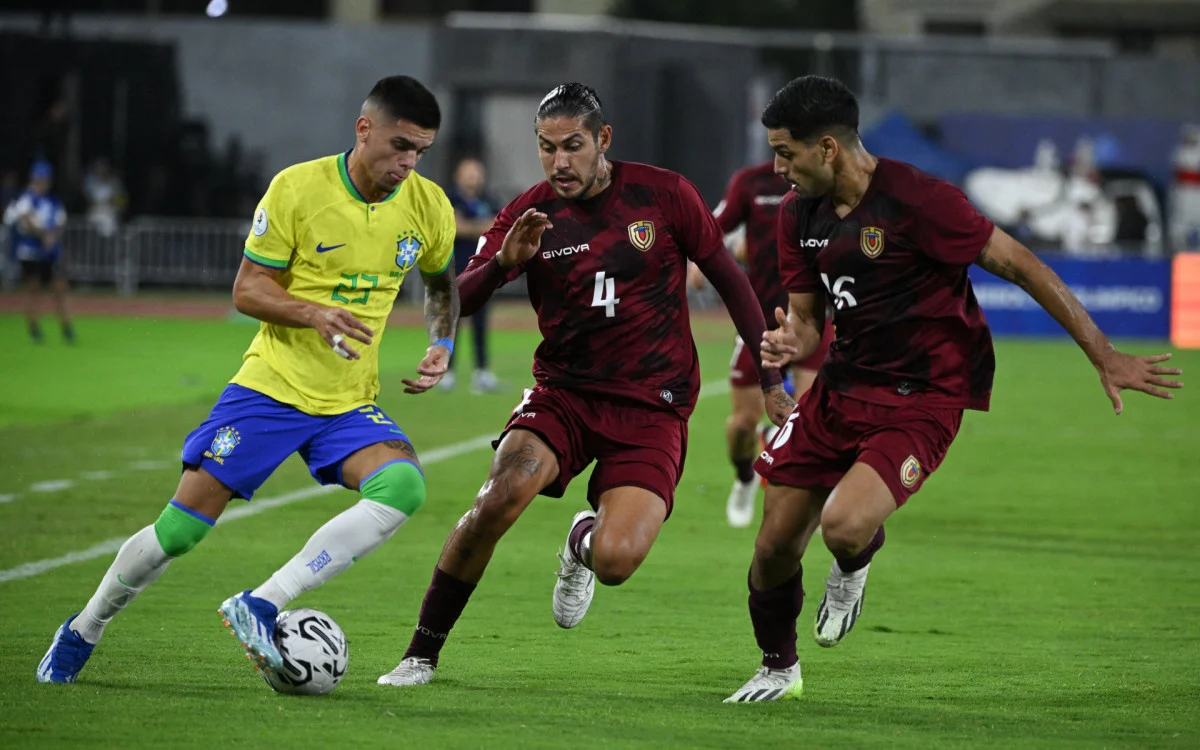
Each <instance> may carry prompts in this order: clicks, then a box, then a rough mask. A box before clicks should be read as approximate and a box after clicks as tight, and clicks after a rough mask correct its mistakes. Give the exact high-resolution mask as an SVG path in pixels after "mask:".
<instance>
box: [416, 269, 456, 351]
mask: <svg viewBox="0 0 1200 750" xmlns="http://www.w3.org/2000/svg"><path fill="white" fill-rule="evenodd" d="M422 276H423V278H424V279H425V326H426V328H428V329H429V340H430V341H437V340H438V339H453V338H454V332H455V330H457V328H458V315H459V310H460V305H459V302H458V284H457V282H456V281H455V279H454V265H453V262H451V265H450V267H449V268H447V269H446V270H445V271H443V272H442V273H439V274H437V275H436V276H430V275H425V274H422Z"/></svg>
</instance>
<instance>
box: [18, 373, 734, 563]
mask: <svg viewBox="0 0 1200 750" xmlns="http://www.w3.org/2000/svg"><path fill="white" fill-rule="evenodd" d="M728 392H729V381H727V380H718V381H714V382H712V383H705V384H704V385H703V386H702V387H701V389H700V398H707V397H709V396H719V395H721V394H724V393H728ZM499 432H500V431H499V430H496V431H495V432H489V433H487V434H486V435H479V436H478V437H473V438H471V439H469V440H463V441H461V442H458V443H451V444H450V445H445V446H442V447H440V448H433V449H431V450H428V451H424V452H422V453H421V464H422V465H424V466H429V465H432V464H436V463H440V462H442V461H448V460H449V459H451V458H457V457H459V456H462V455H464V454H467V453H471V452H473V451H477V450H481V449H483V448H486V447H489V446H490V445H491V444H492V440H494V439H495V438H496V435H498V434H499ZM340 489H342V487H340V486H339V485H336V484H328V485H318V486H316V487H305V488H304V489H300V490H295V491H293V492H285V493H284V494H282V495H277V496H275V497H268V498H263V499H262V500H255V501H254V502H252V503H247V504H246V505H240V506H238V507H236V508H232V509H230V510H227V511H225V512H224V513H223V514H221V518H220V519H218V521H217V523H218V524H222V523H228V522H230V521H236V520H237V519H239V518H248V517H250V516H257V515H258V514H259V513H265V512H267V511H268V510H272V509H274V508H280V507H282V506H284V505H291V504H292V503H298V502H300V501H301V500H308V499H309V498H312V497H319V496H320V495H328V494H329V493H331V492H336V491H338V490H340ZM127 538H128V537H115V538H113V539H107V540H105V541H103V542H100V543H99V544H95V545H93V546H91V547H88V548H87V549H81V550H75V551H74V552H68V553H67V554H65V555H61V556H59V557H51V558H47V559H45V560H36V561H34V562H28V563H24V564H23V565H18V566H17V567H15V568H9V569H8V570H0V583H7V582H8V581H19V580H21V579H23V578H33V577H34V576H39V575H41V574H42V573H45V572H47V571H51V570H54V569H55V568H61V567H63V566H64V565H71V564H73V563H77V562H84V561H86V560H93V559H95V558H97V557H104V556H105V555H111V554H113V553H114V552H116V551H117V550H118V549H120V548H121V545H122V544H124V543H125V540H126V539H127Z"/></svg>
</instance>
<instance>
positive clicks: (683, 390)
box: [379, 83, 794, 685]
mask: <svg viewBox="0 0 1200 750" xmlns="http://www.w3.org/2000/svg"><path fill="white" fill-rule="evenodd" d="M534 124H535V130H536V134H537V143H538V150H539V152H540V155H541V160H542V168H543V170H544V171H545V173H546V181H545V182H541V183H539V184H537V185H535V186H534V187H533V188H531V189H530V190H528V191H526V192H525V194H524V195H521V196H520V197H518V198H517V199H516V200H514V201H513V202H512V203H510V204H509V205H508V206H507V207H505V209H504V210H503V211H501V212H500V215H499V216H498V217H497V218H496V223H495V224H494V225H493V226H492V228H491V229H490V230H488V231H487V232H486V233H485V234H484V235H483V240H482V243H481V245H480V247H479V250H478V252H477V253H476V255H475V257H474V258H473V259H472V260H471V262H470V264H468V266H467V269H466V271H464V273H463V275H462V276H461V277H460V279H459V293H460V295H461V299H462V310H463V314H465V315H470V314H471V313H473V312H474V311H475V310H476V309H478V307H479V306H480V305H482V304H483V303H484V302H485V301H486V300H487V298H488V297H489V296H491V294H492V292H494V291H495V290H496V289H497V288H498V287H500V286H501V285H503V284H504V283H506V282H508V281H512V280H514V279H516V278H517V277H518V276H520V275H521V274H522V273H524V274H525V275H526V278H527V280H528V284H529V300H530V302H531V303H532V304H533V307H534V309H535V310H537V314H538V327H539V328H540V330H541V333H542V337H543V340H542V343H541V344H540V345H539V346H538V348H537V352H536V354H535V355H534V363H533V374H534V379H535V381H536V386H535V387H534V388H533V389H532V390H531V391H527V392H526V394H525V398H524V400H523V401H521V403H520V404H518V405H517V408H516V409H515V410H514V411H513V414H512V417H511V418H510V419H509V422H508V426H507V427H506V428H505V431H504V433H503V434H502V435H501V437H500V440H499V441H498V442H497V450H496V456H495V459H494V460H493V462H492V467H491V473H490V474H489V476H488V479H487V481H486V482H485V483H484V485H483V487H482V489H480V491H479V494H478V496H477V497H476V499H475V504H474V506H473V507H472V508H471V509H470V510H469V511H468V512H467V513H466V515H464V516H463V518H462V520H460V521H459V523H458V525H457V526H456V527H455V528H454V530H453V531H452V532H451V534H450V538H449V540H448V541H447V542H446V546H445V548H444V549H443V550H442V555H441V559H439V560H438V564H437V567H436V568H435V569H434V572H433V581H432V582H431V583H430V586H429V590H428V592H427V593H426V594H425V601H424V602H423V603H422V605H421V613H420V617H419V620H418V623H417V628H416V632H415V633H414V634H413V638H412V641H411V643H410V644H409V647H408V650H407V651H406V652H405V654H404V658H403V660H402V661H401V662H400V665H399V666H398V667H397V668H396V669H395V670H393V671H392V672H391V673H389V674H386V675H384V676H383V677H381V678H379V683H380V684H385V685H422V684H425V683H427V682H429V680H430V679H431V678H432V676H433V671H434V669H435V668H436V666H437V662H438V654H439V652H440V651H441V648H442V645H443V644H444V643H445V641H446V637H447V636H448V635H449V633H450V629H451V628H452V627H453V626H454V623H455V621H457V620H458V618H459V616H460V615H461V614H462V611H463V608H464V607H465V606H466V604H467V599H468V597H470V595H471V592H472V591H473V590H474V589H475V586H476V584H477V583H478V582H479V580H480V578H481V577H482V576H483V571H484V569H485V568H486V566H487V563H488V560H489V559H490V558H491V556H492V552H493V550H494V549H495V547H496V544H497V542H498V541H499V540H500V537H501V536H503V535H504V533H505V532H506V531H508V529H509V527H511V526H512V525H513V523H514V522H516V520H517V517H518V516H520V515H521V513H522V512H523V511H524V510H525V508H526V507H527V506H528V505H529V503H530V502H532V501H533V498H534V497H535V496H536V495H538V494H539V493H540V494H542V495H547V496H549V497H562V495H563V492H564V490H565V489H566V487H567V484H568V483H569V482H570V481H571V479H572V478H574V477H575V476H577V475H579V473H580V472H582V471H583V470H584V469H585V468H586V467H587V466H588V464H590V463H591V462H592V461H596V468H595V470H594V471H593V473H592V477H591V481H590V482H589V484H588V501H589V503H590V504H591V505H592V506H593V507H594V508H595V511H593V510H585V511H582V512H580V513H578V514H576V515H575V518H574V519H573V520H572V522H571V527H570V531H569V533H568V536H567V542H566V545H565V548H564V549H563V551H562V554H561V555H560V559H561V561H562V566H561V568H560V569H559V571H558V579H559V580H558V583H557V584H556V585H555V587H554V598H553V613H554V620H555V622H557V623H558V624H559V626H561V627H564V628H572V627H575V626H576V625H578V624H579V622H580V621H581V620H582V619H583V616H584V614H585V613H586V612H587V609H588V606H589V605H590V603H591V600H592V593H593V590H594V587H595V580H596V579H597V578H598V579H599V580H600V582H601V583H603V584H606V585H612V586H615V585H619V584H621V583H623V582H624V581H625V580H626V579H628V578H629V577H630V576H631V575H633V572H634V571H635V570H637V568H638V566H639V565H641V563H642V561H643V560H644V559H645V557H646V555H647V553H648V552H649V551H650V546H651V545H652V544H653V543H654V540H655V538H656V537H657V536H658V533H659V530H660V529H661V528H662V524H663V522H664V521H665V520H666V518H667V516H669V515H670V512H671V506H672V503H673V500H674V494H675V486H676V484H677V483H678V482H679V477H680V474H681V473H682V471H683V462H684V455H685V453H686V449H687V420H688V417H689V416H690V415H691V413H692V408H693V407H694V405H695V402H696V395H697V392H698V390H699V386H700V374H699V369H698V367H697V357H696V347H695V344H694V342H693V341H692V334H691V326H690V323H689V320H688V308H687V294H686V283H685V275H686V266H687V261H688V260H689V259H690V260H692V261H694V262H695V263H696V264H697V265H699V266H700V268H701V269H702V270H703V271H704V272H705V274H706V275H707V276H708V278H709V279H711V281H712V283H713V285H714V286H715V287H716V289H717V291H718V292H720V294H721V296H722V298H723V299H724V300H725V304H726V306H727V307H728V309H729V312H730V316H731V317H732V318H733V322H734V325H735V326H736V327H737V329H738V331H739V332H740V333H741V335H742V337H743V338H744V339H745V340H747V341H761V339H762V335H763V334H764V333H765V331H766V325H765V321H764V320H763V316H762V312H761V311H760V310H759V307H758V304H757V302H756V300H755V298H754V291H753V290H752V289H751V288H750V283H749V281H747V279H746V277H745V275H743V274H741V273H739V272H738V270H737V266H736V264H734V262H733V259H732V258H731V257H730V255H729V253H728V252H726V250H725V246H724V244H723V242H722V234H721V230H720V227H718V226H717V222H716V220H715V219H714V218H713V216H712V214H711V213H710V212H709V210H708V207H707V206H706V205H705V203H704V201H703V199H702V198H701V197H700V194H699V192H698V191H697V190H696V188H695V186H693V185H692V184H691V183H690V182H688V181H687V180H686V179H684V178H683V177H681V176H680V175H678V174H675V173H674V172H668V171H666V170H664V169H658V168H655V167H650V166H646V165H644V164H635V163H632V162H619V161H612V160H609V159H608V158H607V156H606V152H607V151H608V148H609V145H610V143H611V141H612V128H611V127H610V126H609V125H608V124H607V123H606V122H605V118H604V112H603V110H602V109H601V106H600V100H599V98H598V97H597V96H596V93H595V92H594V91H593V90H592V89H591V88H589V87H587V86H584V85H582V84H578V83H568V84H564V85H562V86H559V87H557V88H555V89H554V90H552V91H551V92H550V93H549V94H547V95H546V97H545V98H544V99H543V100H542V102H541V104H540V105H539V106H538V111H537V115H536V118H535V120H534ZM753 366H754V368H755V370H757V371H759V373H760V379H761V387H762V388H763V390H764V391H765V392H766V404H767V409H768V413H769V415H770V416H771V418H772V419H773V420H774V421H775V422H776V423H777V424H782V423H783V420H784V419H785V418H786V417H787V415H788V413H789V412H791V410H792V407H793V406H794V402H793V401H792V399H791V397H789V396H788V395H787V393H785V392H784V390H783V385H782V382H781V381H782V379H781V378H780V375H779V371H778V370H777V369H766V368H763V367H762V366H761V362H760V361H759V357H757V356H756V357H755V358H754V362H753Z"/></svg>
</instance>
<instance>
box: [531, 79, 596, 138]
mask: <svg viewBox="0 0 1200 750" xmlns="http://www.w3.org/2000/svg"><path fill="white" fill-rule="evenodd" d="M547 117H578V118H581V119H582V120H583V126H584V127H585V128H587V129H588V130H590V131H591V133H592V136H593V137H594V136H597V135H599V134H600V128H602V127H604V126H605V125H607V124H608V120H607V119H606V118H605V117H604V107H603V106H602V105H601V104H600V96H599V94H597V93H596V90H595V89H593V88H592V87H591V86H588V85H586V84H583V83H564V84H561V85H559V86H555V87H554V88H552V89H550V93H548V94H546V95H545V96H544V97H542V102H541V104H539V105H538V108H537V118H536V119H537V120H544V119H546V118H547Z"/></svg>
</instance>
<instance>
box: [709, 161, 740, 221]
mask: <svg viewBox="0 0 1200 750" xmlns="http://www.w3.org/2000/svg"><path fill="white" fill-rule="evenodd" d="M744 183H745V181H744V180H743V179H742V173H741V172H737V173H735V174H734V175H733V178H732V179H730V180H729V187H727V188H725V197H724V198H722V199H721V202H720V203H718V204H717V207H716V208H714V209H713V216H715V217H717V224H718V225H720V227H721V231H722V232H723V233H725V234H729V233H730V232H732V231H733V230H735V229H737V228H738V225H740V224H744V223H745V222H746V203H747V201H746V189H745V184H744Z"/></svg>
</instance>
